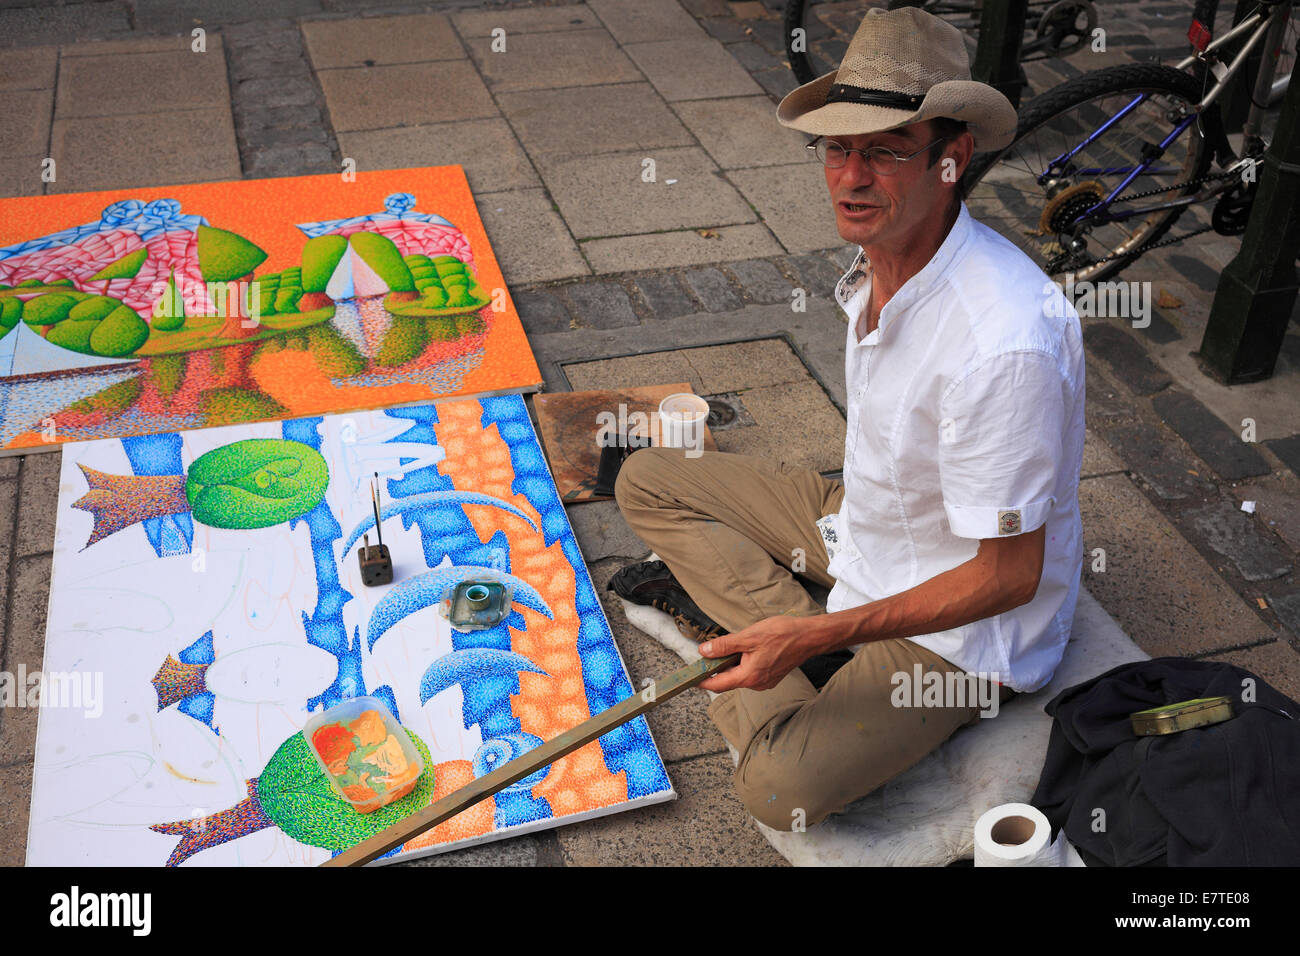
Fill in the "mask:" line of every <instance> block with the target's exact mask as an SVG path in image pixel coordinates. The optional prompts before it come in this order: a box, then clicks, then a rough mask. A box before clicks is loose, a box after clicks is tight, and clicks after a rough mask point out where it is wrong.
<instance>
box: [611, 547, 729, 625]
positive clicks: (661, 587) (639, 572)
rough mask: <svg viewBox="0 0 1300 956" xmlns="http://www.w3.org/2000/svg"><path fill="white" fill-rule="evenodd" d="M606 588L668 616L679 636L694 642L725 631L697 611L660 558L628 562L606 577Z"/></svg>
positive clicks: (693, 603)
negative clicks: (674, 624)
mask: <svg viewBox="0 0 1300 956" xmlns="http://www.w3.org/2000/svg"><path fill="white" fill-rule="evenodd" d="M608 588H609V590H611V591H613V592H614V593H615V594H617V595H618V596H619V597H621V598H622V599H623V600H625V601H629V602H631V603H632V604H640V605H642V606H643V607H652V608H654V609H655V610H658V611H663V612H664V613H665V614H668V615H670V616H671V617H672V619H673V621H674V622H675V623H676V624H677V630H679V631H681V632H682V636H684V637H688V638H690V639H691V640H693V641H695V642H696V643H700V644H702V643H703V642H705V641H707V640H709V639H711V638H714V637H717V636H719V635H721V634H726V633H727V632H726V631H725V630H723V628H722V626H721V625H719V624H718V623H717V622H716V621H714V620H713V619H712V618H710V617H709V616H708V615H707V614H705V613H704V612H703V611H701V610H700V608H699V605H697V604H696V603H695V602H694V601H692V600H691V597H690V595H689V594H687V593H686V589H685V588H683V587H682V585H681V582H679V581H678V580H677V579H676V578H675V577H673V573H672V572H671V571H669V570H668V565H666V564H664V563H663V562H662V561H642V562H641V563H640V564H630V565H628V566H627V567H625V568H623V569H622V570H620V571H619V572H618V573H617V574H615V575H614V576H613V577H612V578H610V579H609V584H608Z"/></svg>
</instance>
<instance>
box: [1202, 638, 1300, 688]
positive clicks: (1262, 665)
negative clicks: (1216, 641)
mask: <svg viewBox="0 0 1300 956" xmlns="http://www.w3.org/2000/svg"><path fill="white" fill-rule="evenodd" d="M1209 660H1214V661H1225V662H1227V663H1229V664H1233V665H1236V666H1237V667H1241V668H1245V669H1246V670H1248V671H1250V672H1251V673H1252V674H1254V675H1255V676H1256V677H1259V678H1260V679H1261V680H1263V681H1264V682H1266V683H1268V684H1270V685H1271V686H1272V687H1273V688H1274V689H1275V690H1278V691H1281V692H1282V693H1283V694H1286V695H1287V696H1288V697H1290V698H1291V699H1292V700H1294V701H1300V652H1297V651H1296V650H1295V648H1293V647H1292V646H1291V645H1290V644H1288V643H1287V642H1286V641H1285V640H1280V641H1273V642H1272V643H1269V644H1264V645H1261V646H1260V647H1248V648H1244V649H1242V650H1239V651H1229V652H1228V653H1226V654H1215V655H1213V656H1212V657H1210V658H1209Z"/></svg>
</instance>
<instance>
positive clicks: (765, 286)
mask: <svg viewBox="0 0 1300 956" xmlns="http://www.w3.org/2000/svg"><path fill="white" fill-rule="evenodd" d="M726 271H727V272H728V273H730V274H731V275H732V276H734V277H735V279H736V281H737V282H738V283H740V285H741V287H742V288H743V289H744V290H745V294H746V295H747V296H748V297H749V298H750V299H752V300H753V301H755V302H761V303H763V304H765V305H770V304H773V303H777V302H785V303H791V302H792V301H793V300H792V298H791V293H792V292H793V290H794V283H793V282H791V281H790V280H789V279H787V278H786V277H785V276H783V275H781V273H780V272H779V271H778V270H777V268H776V266H774V265H772V263H770V262H767V261H765V260H763V259H749V260H745V261H742V262H732V263H729V264H728V265H727V266H726Z"/></svg>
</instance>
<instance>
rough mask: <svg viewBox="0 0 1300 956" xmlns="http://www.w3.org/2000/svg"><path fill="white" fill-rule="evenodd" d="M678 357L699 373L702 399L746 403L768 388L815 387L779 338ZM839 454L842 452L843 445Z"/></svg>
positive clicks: (685, 352) (699, 350)
mask: <svg viewBox="0 0 1300 956" xmlns="http://www.w3.org/2000/svg"><path fill="white" fill-rule="evenodd" d="M682 354H683V355H685V356H686V357H687V358H688V359H690V362H691V365H692V367H693V368H695V370H696V371H698V372H699V373H700V384H701V385H702V386H703V388H704V394H705V395H717V394H721V393H725V392H746V402H748V392H749V391H750V390H752V389H756V388H765V387H767V386H770V385H811V384H815V383H814V382H813V380H812V378H811V377H810V376H809V374H808V369H807V367H806V366H805V365H804V364H803V362H801V361H799V356H797V355H795V353H794V352H792V351H791V350H790V346H789V344H787V343H786V341H785V339H782V338H762V339H752V340H749V341H745V342H732V343H730V344H728V345H714V346H706V347H704V348H693V349H683V350H682ZM751 417H752V416H751ZM840 450H841V451H842V450H843V442H841V444H840Z"/></svg>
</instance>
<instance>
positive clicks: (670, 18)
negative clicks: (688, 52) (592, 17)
mask: <svg viewBox="0 0 1300 956" xmlns="http://www.w3.org/2000/svg"><path fill="white" fill-rule="evenodd" d="M587 5H588V6H589V7H591V9H592V10H594V11H595V13H596V15H597V16H598V17H600V19H601V22H602V23H604V24H605V29H607V30H609V32H610V33H611V34H612V35H613V37H614V39H615V40H617V41H618V42H619V43H641V42H645V41H648V40H687V39H699V38H700V37H702V36H704V31H703V30H702V29H701V28H700V25H699V24H698V23H696V22H695V18H694V17H693V16H691V15H690V14H689V13H687V12H686V11H685V10H683V9H682V7H681V5H680V4H678V3H677V2H676V0H655V2H654V3H646V2H644V0H587Z"/></svg>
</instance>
